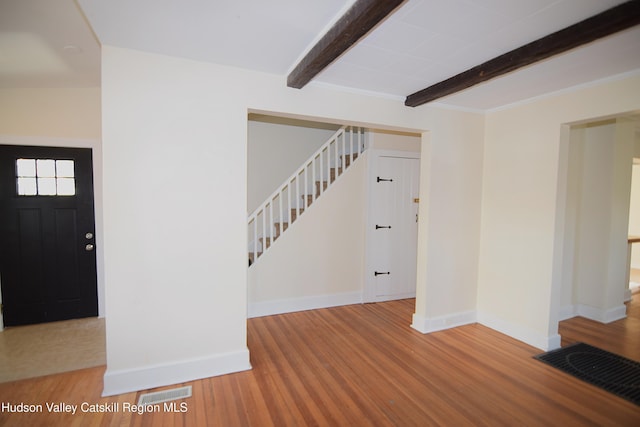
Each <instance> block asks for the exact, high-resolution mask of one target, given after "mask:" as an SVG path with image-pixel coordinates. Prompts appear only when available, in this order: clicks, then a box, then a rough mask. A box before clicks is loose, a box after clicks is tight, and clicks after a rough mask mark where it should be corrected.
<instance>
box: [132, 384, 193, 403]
mask: <svg viewBox="0 0 640 427" xmlns="http://www.w3.org/2000/svg"><path fill="white" fill-rule="evenodd" d="M187 397H191V386H190V385H189V386H186V387H180V388H174V389H171V390H163V391H156V392H154V393H145V394H141V395H140V399H138V406H142V405H155V404H157V403H162V402H169V401H172V400H178V399H185V398H187Z"/></svg>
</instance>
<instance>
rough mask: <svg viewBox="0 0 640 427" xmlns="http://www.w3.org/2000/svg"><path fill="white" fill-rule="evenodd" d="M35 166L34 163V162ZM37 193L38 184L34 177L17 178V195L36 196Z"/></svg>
mask: <svg viewBox="0 0 640 427" xmlns="http://www.w3.org/2000/svg"><path fill="white" fill-rule="evenodd" d="M34 168H35V163H34ZM37 194H38V186H37V185H36V179H35V178H24V177H21V178H18V195H19V196H36V195H37Z"/></svg>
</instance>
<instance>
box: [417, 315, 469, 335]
mask: <svg viewBox="0 0 640 427" xmlns="http://www.w3.org/2000/svg"><path fill="white" fill-rule="evenodd" d="M471 323H476V312H475V311H463V312H460V313H454V314H450V315H446V316H438V317H431V318H429V317H424V316H421V315H418V314H416V313H414V314H413V322H412V323H411V327H412V328H413V329H415V330H417V331H419V332H422V333H423V334H428V333H429V332H436V331H442V330H444V329H450V328H455V327H457V326H462V325H468V324H471Z"/></svg>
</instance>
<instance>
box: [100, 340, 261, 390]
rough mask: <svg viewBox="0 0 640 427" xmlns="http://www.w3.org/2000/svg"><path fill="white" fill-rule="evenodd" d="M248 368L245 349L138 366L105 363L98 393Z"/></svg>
mask: <svg viewBox="0 0 640 427" xmlns="http://www.w3.org/2000/svg"><path fill="white" fill-rule="evenodd" d="M249 369H251V364H250V363H249V349H246V350H242V351H236V352H231V353H224V354H216V355H213V356H210V357H205V358H201V359H192V360H185V361H180V362H176V363H169V364H163V365H155V366H146V367H142V368H139V369H126V370H119V371H113V370H109V368H108V367H107V372H105V374H104V389H103V391H102V396H113V395H116V394H123V393H129V392H132V391H140V390H147V389H150V388H155V387H162V386H166V385H172V384H179V383H183V382H187V381H194V380H199V379H202V378H209V377H215V376H218V375H224V374H230V373H232V372H240V371H246V370H249Z"/></svg>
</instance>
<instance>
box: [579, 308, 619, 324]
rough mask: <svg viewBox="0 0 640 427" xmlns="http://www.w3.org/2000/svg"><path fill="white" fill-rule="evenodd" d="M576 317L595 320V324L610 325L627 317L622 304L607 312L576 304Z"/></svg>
mask: <svg viewBox="0 0 640 427" xmlns="http://www.w3.org/2000/svg"><path fill="white" fill-rule="evenodd" d="M576 315H577V316H582V317H586V318H587V319H591V320H595V321H596V322H601V323H611V322H614V321H616V320H620V319H624V318H625V317H627V307H626V306H625V305H624V304H623V305H620V306H618V307H614V308H612V309H609V310H603V309H601V308H596V307H591V306H588V305H582V304H578V305H576Z"/></svg>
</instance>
